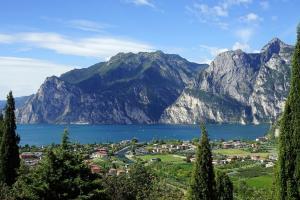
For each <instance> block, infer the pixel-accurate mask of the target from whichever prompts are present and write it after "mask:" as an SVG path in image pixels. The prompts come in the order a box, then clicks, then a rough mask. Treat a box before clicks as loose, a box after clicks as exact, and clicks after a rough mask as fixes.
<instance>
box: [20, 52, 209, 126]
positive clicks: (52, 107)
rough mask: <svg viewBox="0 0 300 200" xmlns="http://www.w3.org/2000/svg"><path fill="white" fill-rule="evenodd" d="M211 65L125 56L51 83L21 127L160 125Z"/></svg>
mask: <svg viewBox="0 0 300 200" xmlns="http://www.w3.org/2000/svg"><path fill="white" fill-rule="evenodd" d="M205 67H207V66H206V65H199V64H195V63H191V62H188V61H187V60H185V59H183V58H181V57H180V56H178V55H172V54H164V53H162V52H160V51H158V52H153V53H138V54H133V53H128V54H125V53H120V54H117V55H116V56H114V57H112V58H111V59H110V60H109V61H108V62H103V63H98V64H96V65H93V66H91V67H89V68H84V69H76V70H72V71H70V72H67V73H65V74H63V75H62V76H61V77H59V78H58V77H50V78H47V79H46V81H45V82H44V83H43V84H42V86H41V87H40V89H39V90H38V92H37V93H36V94H35V95H34V96H33V97H32V98H30V99H29V100H28V102H27V103H26V104H25V105H24V106H23V107H22V108H20V109H18V111H17V120H18V122H20V123H91V124H114V123H118V124H132V123H145V124H150V123H157V122H158V120H159V119H160V116H161V114H162V113H163V111H164V110H165V108H167V107H168V106H169V105H170V104H172V103H173V102H174V101H175V100H176V99H177V98H178V96H179V95H180V94H181V92H182V91H183V89H184V88H185V87H186V86H187V85H189V84H194V83H195V74H197V73H198V71H201V70H202V69H203V68H205Z"/></svg>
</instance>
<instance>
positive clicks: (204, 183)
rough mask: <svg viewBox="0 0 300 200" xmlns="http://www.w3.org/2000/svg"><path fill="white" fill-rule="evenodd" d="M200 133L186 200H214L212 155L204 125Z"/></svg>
mask: <svg viewBox="0 0 300 200" xmlns="http://www.w3.org/2000/svg"><path fill="white" fill-rule="evenodd" d="M201 133H202V135H201V140H200V142H199V143H198V146H197V152H196V163H195V165H194V171H193V175H192V180H191V185H190V188H189V193H188V199H190V200H200V199H201V200H215V175H214V169H213V164H212V153H211V148H210V144H209V139H208V135H207V131H206V128H205V126H204V125H202V126H201Z"/></svg>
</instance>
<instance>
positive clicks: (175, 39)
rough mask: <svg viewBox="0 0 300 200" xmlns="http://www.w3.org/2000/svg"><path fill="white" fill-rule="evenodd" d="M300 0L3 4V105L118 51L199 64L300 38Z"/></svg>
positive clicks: (13, 0)
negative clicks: (177, 57) (153, 53)
mask: <svg viewBox="0 0 300 200" xmlns="http://www.w3.org/2000/svg"><path fill="white" fill-rule="evenodd" d="M299 9H300V1H299V0H64V1H61V0H51V1H50V0H44V1H41V0H26V1H20V0H0V99H5V97H6V94H7V93H8V92H9V91H10V90H12V91H13V93H14V96H25V95H30V94H33V93H35V92H37V90H38V88H39V87H40V85H41V84H42V83H43V81H44V80H45V78H46V77H48V76H52V75H56V76H59V75H60V74H62V73H64V72H66V71H69V70H71V69H74V68H82V67H88V66H90V65H92V64H95V63H97V62H101V61H106V60H108V59H109V58H110V57H111V56H113V55H115V54H117V53H118V52H135V53H136V52H140V51H156V50H162V51H164V52H165V53H176V54H179V55H180V56H182V57H184V58H186V59H188V60H189V61H193V62H197V63H210V62H211V61H212V60H213V59H214V57H215V56H216V55H218V54H219V53H221V52H223V51H227V50H235V49H242V50H243V51H245V52H249V53H253V52H259V51H260V49H261V48H262V47H263V46H264V45H265V44H266V43H268V41H270V40H271V39H272V38H274V37H278V38H280V39H281V40H282V41H284V42H285V43H288V44H294V43H295V40H296V34H295V33H296V26H297V24H298V23H299V22H300V15H299Z"/></svg>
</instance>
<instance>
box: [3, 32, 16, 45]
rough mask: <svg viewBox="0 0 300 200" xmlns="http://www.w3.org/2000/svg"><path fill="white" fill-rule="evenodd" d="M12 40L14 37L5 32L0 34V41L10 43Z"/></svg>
mask: <svg viewBox="0 0 300 200" xmlns="http://www.w3.org/2000/svg"><path fill="white" fill-rule="evenodd" d="M13 40H14V38H13V37H12V36H10V35H7V34H0V43H7V44H9V43H11V42H12V41H13Z"/></svg>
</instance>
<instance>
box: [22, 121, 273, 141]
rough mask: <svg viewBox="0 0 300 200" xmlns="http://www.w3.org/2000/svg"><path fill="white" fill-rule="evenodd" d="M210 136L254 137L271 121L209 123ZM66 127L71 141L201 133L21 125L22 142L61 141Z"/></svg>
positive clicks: (183, 128)
mask: <svg viewBox="0 0 300 200" xmlns="http://www.w3.org/2000/svg"><path fill="white" fill-rule="evenodd" d="M206 127H207V131H208V134H209V137H210V139H225V140H229V139H255V138H257V137H259V136H263V135H264V134H265V133H266V132H267V131H268V130H269V124H261V125H238V124H208V125H206ZM65 128H67V129H68V130H69V133H70V138H71V141H73V142H80V143H82V144H86V143H95V142H96V143H105V142H118V141H121V140H128V139H132V138H134V137H135V138H137V139H138V140H139V141H150V140H152V139H180V140H190V139H192V138H195V137H199V135H200V128H199V126H197V125H48V124H47V125H46V124H36V125H18V128H17V132H18V134H19V135H20V136H21V141H20V144H21V145H25V144H30V145H38V146H40V145H47V144H51V143H60V140H61V135H62V133H63V130H64V129H65Z"/></svg>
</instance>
